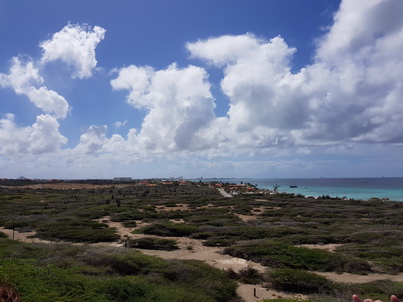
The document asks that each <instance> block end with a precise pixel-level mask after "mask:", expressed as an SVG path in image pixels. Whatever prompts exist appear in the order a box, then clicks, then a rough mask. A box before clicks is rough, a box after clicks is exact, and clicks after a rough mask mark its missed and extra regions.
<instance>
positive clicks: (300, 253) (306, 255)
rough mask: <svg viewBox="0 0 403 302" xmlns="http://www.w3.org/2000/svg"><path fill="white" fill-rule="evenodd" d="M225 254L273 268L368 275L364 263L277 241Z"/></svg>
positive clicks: (236, 247) (247, 245)
mask: <svg viewBox="0 0 403 302" xmlns="http://www.w3.org/2000/svg"><path fill="white" fill-rule="evenodd" d="M224 253H226V254H229V255H232V256H235V257H240V258H244V259H248V260H253V261H257V262H260V263H261V264H263V265H266V266H270V267H275V268H292V269H306V270H316V271H339V272H349V273H364V272H369V271H371V267H370V265H369V264H368V263H367V262H366V261H363V260H359V259H356V258H353V257H347V256H344V255H342V254H339V253H331V252H328V251H323V250H316V249H308V248H302V247H296V246H292V245H288V244H285V243H281V242H276V241H255V242H251V243H245V244H239V245H234V246H231V247H227V248H226V249H225V250H224Z"/></svg>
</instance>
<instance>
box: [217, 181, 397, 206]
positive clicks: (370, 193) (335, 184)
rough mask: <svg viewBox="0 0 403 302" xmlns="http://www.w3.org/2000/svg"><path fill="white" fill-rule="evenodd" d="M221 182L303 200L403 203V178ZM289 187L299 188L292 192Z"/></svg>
mask: <svg viewBox="0 0 403 302" xmlns="http://www.w3.org/2000/svg"><path fill="white" fill-rule="evenodd" d="M219 180H220V181H222V182H226V181H228V182H235V183H241V182H243V183H251V184H254V185H257V186H258V187H259V188H261V189H270V190H273V188H274V186H275V185H277V186H279V187H278V191H279V192H287V193H295V194H301V195H304V196H322V195H329V196H331V197H346V198H354V199H362V200H368V199H370V198H372V197H376V198H389V199H390V200H395V201H403V177H381V178H278V179H275V178H244V179H241V178H228V179H219ZM290 186H297V187H296V188H291V187H290Z"/></svg>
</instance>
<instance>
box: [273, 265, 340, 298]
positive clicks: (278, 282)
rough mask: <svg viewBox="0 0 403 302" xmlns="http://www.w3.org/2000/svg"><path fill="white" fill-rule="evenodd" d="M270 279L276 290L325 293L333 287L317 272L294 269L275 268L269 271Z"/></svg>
mask: <svg viewBox="0 0 403 302" xmlns="http://www.w3.org/2000/svg"><path fill="white" fill-rule="evenodd" d="M268 281H269V283H270V284H271V286H272V287H273V288H274V289H276V290H281V291H290V292H295V293H307V294H312V293H319V292H321V293H323V292H326V291H329V290H330V289H331V288H332V283H331V282H330V281H329V280H327V279H326V278H325V277H322V276H319V275H317V274H314V273H311V272H307V271H303V270H294V269H275V270H272V271H270V272H269V273H268Z"/></svg>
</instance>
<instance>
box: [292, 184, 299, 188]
mask: <svg viewBox="0 0 403 302" xmlns="http://www.w3.org/2000/svg"><path fill="white" fill-rule="evenodd" d="M290 188H298V186H297V185H290Z"/></svg>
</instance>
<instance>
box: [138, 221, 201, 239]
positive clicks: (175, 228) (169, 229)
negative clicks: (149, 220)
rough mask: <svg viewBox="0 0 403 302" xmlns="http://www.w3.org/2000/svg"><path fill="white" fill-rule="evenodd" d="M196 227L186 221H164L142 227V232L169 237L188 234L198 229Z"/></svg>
mask: <svg viewBox="0 0 403 302" xmlns="http://www.w3.org/2000/svg"><path fill="white" fill-rule="evenodd" d="M198 229H199V228H198V227H197V226H195V225H190V224H186V223H171V222H164V223H158V224H154V225H150V226H147V227H145V228H143V233H144V234H149V235H157V236H170V237H183V236H190V235H192V234H193V233H196V232H197V231H198Z"/></svg>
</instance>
